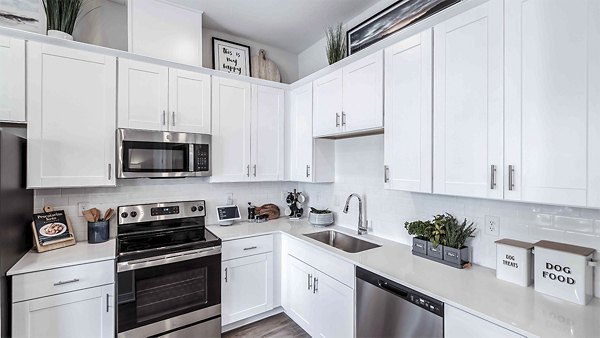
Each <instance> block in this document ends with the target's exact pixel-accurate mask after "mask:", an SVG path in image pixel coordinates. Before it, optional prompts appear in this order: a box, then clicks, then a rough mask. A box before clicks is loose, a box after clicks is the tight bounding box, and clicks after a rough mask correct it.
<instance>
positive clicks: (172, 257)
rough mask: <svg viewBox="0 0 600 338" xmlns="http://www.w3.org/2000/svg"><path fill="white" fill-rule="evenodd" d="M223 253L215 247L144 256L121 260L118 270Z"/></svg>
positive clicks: (134, 268) (219, 248)
mask: <svg viewBox="0 0 600 338" xmlns="http://www.w3.org/2000/svg"><path fill="white" fill-rule="evenodd" d="M220 253H221V247H220V246H219V247H213V248H207V249H200V250H190V251H184V252H178V253H175V254H169V255H164V256H157V257H151V258H144V259H139V260H135V261H129V262H121V263H118V264H117V272H123V271H129V270H138V269H143V268H148V267H152V266H159V265H165V264H171V263H177V262H183V261H188V260H191V259H196V258H201V257H206V256H212V255H218V254H220Z"/></svg>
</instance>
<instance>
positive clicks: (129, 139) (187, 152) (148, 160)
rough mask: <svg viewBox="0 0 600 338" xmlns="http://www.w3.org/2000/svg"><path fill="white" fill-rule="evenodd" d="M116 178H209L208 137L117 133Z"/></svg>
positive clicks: (158, 133)
mask: <svg viewBox="0 0 600 338" xmlns="http://www.w3.org/2000/svg"><path fill="white" fill-rule="evenodd" d="M117 147H118V160H117V162H118V169H117V177H119V178H140V177H150V178H161V177H188V176H210V174H211V164H210V159H211V136H210V135H206V134H193V133H175V132H163V131H148V130H134V129H118V130H117Z"/></svg>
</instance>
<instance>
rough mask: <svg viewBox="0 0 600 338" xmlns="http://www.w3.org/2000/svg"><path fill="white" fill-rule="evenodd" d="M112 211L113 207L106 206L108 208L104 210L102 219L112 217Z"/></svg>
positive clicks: (106, 219)
mask: <svg viewBox="0 0 600 338" xmlns="http://www.w3.org/2000/svg"><path fill="white" fill-rule="evenodd" d="M114 211H115V210H114V209H113V208H108V210H106V212H105V213H104V220H105V221H108V220H109V219H110V218H111V217H112V215H113V213H114Z"/></svg>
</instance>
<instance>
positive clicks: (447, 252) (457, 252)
mask: <svg viewBox="0 0 600 338" xmlns="http://www.w3.org/2000/svg"><path fill="white" fill-rule="evenodd" d="M444 260H445V261H446V262H450V263H453V264H465V263H468V262H469V247H468V246H463V247H462V248H460V249H455V248H451V247H449V246H444Z"/></svg>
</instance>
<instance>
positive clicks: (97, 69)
mask: <svg viewBox="0 0 600 338" xmlns="http://www.w3.org/2000/svg"><path fill="white" fill-rule="evenodd" d="M27 67H28V72H27V74H28V75H27V76H28V77H27V78H28V87H27V105H28V110H29V124H28V128H27V140H28V142H27V158H28V166H27V170H28V174H27V185H28V187H30V188H42V187H79V186H114V185H115V177H114V161H115V122H116V109H115V108H116V84H117V79H116V58H115V57H112V56H106V55H100V54H95V53H91V52H84V51H78V50H72V49H68V48H64V47H59V46H53V45H45V44H41V43H36V42H31V41H30V42H29V43H28V52H27Z"/></svg>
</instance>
